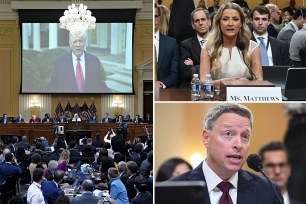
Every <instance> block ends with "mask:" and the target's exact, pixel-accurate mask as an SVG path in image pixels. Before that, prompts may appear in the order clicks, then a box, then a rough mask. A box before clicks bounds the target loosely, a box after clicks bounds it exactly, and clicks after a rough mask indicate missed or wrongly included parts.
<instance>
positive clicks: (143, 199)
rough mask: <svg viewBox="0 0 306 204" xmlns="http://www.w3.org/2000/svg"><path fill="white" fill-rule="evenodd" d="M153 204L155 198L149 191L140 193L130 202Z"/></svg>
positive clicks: (131, 203)
mask: <svg viewBox="0 0 306 204" xmlns="http://www.w3.org/2000/svg"><path fill="white" fill-rule="evenodd" d="M151 203H153V197H152V194H151V193H150V192H149V191H146V192H143V193H139V194H138V195H136V196H135V198H133V199H132V200H131V202H130V204H151Z"/></svg>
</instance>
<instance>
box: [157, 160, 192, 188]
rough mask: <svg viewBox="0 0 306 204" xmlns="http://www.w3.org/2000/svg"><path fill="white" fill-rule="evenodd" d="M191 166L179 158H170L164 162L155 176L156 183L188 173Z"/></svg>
mask: <svg viewBox="0 0 306 204" xmlns="http://www.w3.org/2000/svg"><path fill="white" fill-rule="evenodd" d="M191 169H192V166H191V165H190V164H189V163H188V162H187V161H185V160H184V159H181V158H171V159H168V160H166V161H165V162H164V163H162V165H161V166H160V167H159V169H158V171H157V175H156V181H157V182H161V181H166V180H169V179H171V178H173V177H176V176H178V175H181V174H183V173H185V172H187V171H190V170H191Z"/></svg>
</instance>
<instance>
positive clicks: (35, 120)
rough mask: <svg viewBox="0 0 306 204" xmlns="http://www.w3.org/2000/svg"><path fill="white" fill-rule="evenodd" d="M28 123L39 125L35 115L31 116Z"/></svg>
mask: <svg viewBox="0 0 306 204" xmlns="http://www.w3.org/2000/svg"><path fill="white" fill-rule="evenodd" d="M29 123H40V121H39V119H38V118H37V117H36V115H32V117H31V118H30V120H29Z"/></svg>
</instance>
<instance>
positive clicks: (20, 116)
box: [14, 113, 24, 123]
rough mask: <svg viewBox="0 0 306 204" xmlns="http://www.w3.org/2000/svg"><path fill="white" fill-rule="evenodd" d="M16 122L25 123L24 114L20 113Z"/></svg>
mask: <svg viewBox="0 0 306 204" xmlns="http://www.w3.org/2000/svg"><path fill="white" fill-rule="evenodd" d="M14 122H15V123H24V119H23V118H22V115H21V114H20V113H19V115H18V117H17V118H15V120H14Z"/></svg>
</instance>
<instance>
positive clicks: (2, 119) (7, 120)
mask: <svg viewBox="0 0 306 204" xmlns="http://www.w3.org/2000/svg"><path fill="white" fill-rule="evenodd" d="M10 122H11V120H10V119H9V118H6V123H10ZM0 123H4V118H1V119H0Z"/></svg>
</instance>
